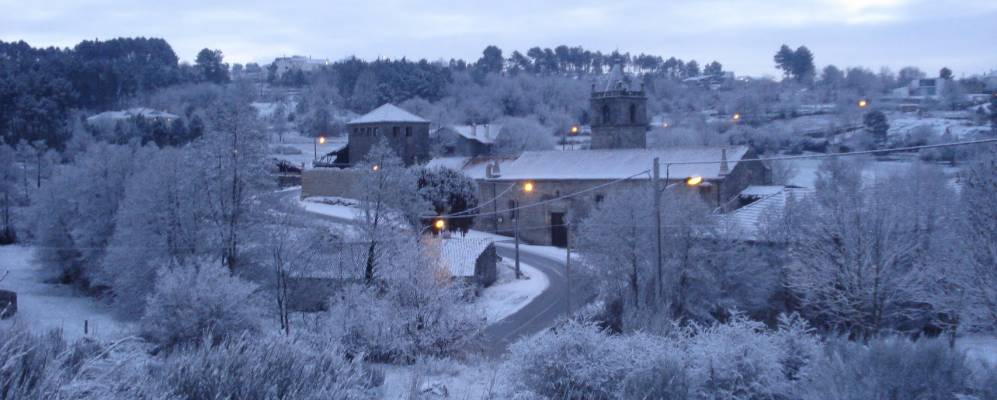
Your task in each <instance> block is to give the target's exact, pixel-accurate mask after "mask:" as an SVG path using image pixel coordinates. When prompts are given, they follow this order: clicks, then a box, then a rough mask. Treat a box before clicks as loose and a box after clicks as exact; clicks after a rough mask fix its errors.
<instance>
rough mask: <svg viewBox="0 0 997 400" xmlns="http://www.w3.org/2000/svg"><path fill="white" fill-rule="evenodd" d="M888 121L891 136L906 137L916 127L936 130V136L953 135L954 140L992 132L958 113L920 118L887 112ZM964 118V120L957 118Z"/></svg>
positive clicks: (908, 114) (912, 114)
mask: <svg viewBox="0 0 997 400" xmlns="http://www.w3.org/2000/svg"><path fill="white" fill-rule="evenodd" d="M885 114H886V119H887V121H888V122H889V124H890V130H889V131H888V132H887V134H888V135H890V136H895V135H906V134H908V133H910V131H911V130H913V129H914V128H916V127H919V126H927V127H930V128H931V129H932V130H934V132H935V135H936V136H941V135H942V134H944V133H945V131H949V132H951V133H952V137H953V139H969V138H972V137H976V136H977V135H980V134H986V133H987V132H989V131H990V127H988V126H979V125H973V124H972V122H971V121H970V120H969V119H968V117H969V115H967V114H965V113H963V112H958V113H948V114H939V115H933V116H919V115H917V114H914V113H900V112H887V113H885ZM957 116H962V118H956V117H957Z"/></svg>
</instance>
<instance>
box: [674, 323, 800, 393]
mask: <svg viewBox="0 0 997 400" xmlns="http://www.w3.org/2000/svg"><path fill="white" fill-rule="evenodd" d="M688 341H689V343H688V346H687V352H688V357H689V362H690V364H691V365H690V370H689V374H690V376H692V379H693V381H694V382H696V386H698V387H699V392H700V394H701V396H703V397H705V398H708V399H731V400H733V399H768V398H774V397H778V396H780V395H783V394H786V393H788V392H789V390H790V388H791V387H790V384H789V381H788V379H787V377H786V374H785V373H784V372H783V365H782V361H783V360H784V359H785V357H784V356H783V354H784V353H783V352H784V349H783V348H782V343H780V341H779V340H778V338H777V337H776V336H775V335H773V334H771V333H770V332H766V331H765V326H764V325H763V324H761V323H760V322H755V321H751V320H748V319H746V318H744V317H743V316H741V315H735V316H734V317H733V318H732V319H731V321H730V322H729V323H726V324H717V325H713V326H710V327H707V328H699V329H697V331H696V332H695V333H694V335H693V336H692V337H690V338H689V339H688Z"/></svg>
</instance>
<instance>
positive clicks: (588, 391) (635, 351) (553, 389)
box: [507, 322, 668, 399]
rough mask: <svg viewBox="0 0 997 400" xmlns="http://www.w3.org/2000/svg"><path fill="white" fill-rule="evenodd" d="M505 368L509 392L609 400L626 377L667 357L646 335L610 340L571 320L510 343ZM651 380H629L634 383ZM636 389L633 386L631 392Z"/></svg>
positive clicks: (592, 327) (658, 342)
mask: <svg viewBox="0 0 997 400" xmlns="http://www.w3.org/2000/svg"><path fill="white" fill-rule="evenodd" d="M510 352H511V354H510V356H509V361H508V364H507V365H508V366H509V367H510V373H511V377H512V382H513V390H515V391H517V392H520V393H521V394H524V393H529V394H532V395H539V396H543V397H544V398H552V399H611V398H615V396H616V394H617V393H618V392H619V391H620V390H621V387H622V385H623V383H624V380H625V378H627V375H628V374H630V373H631V372H632V371H634V370H636V369H637V367H638V366H641V367H642V368H641V370H648V369H651V368H652V365H653V364H652V363H653V362H654V361H656V359H655V358H654V357H655V355H656V354H666V353H668V348H667V347H665V346H664V343H663V341H662V340H660V339H658V338H655V337H650V336H642V335H635V336H609V335H607V334H606V333H604V332H603V331H601V330H600V329H599V328H598V327H596V326H595V325H592V324H588V323H578V322H572V323H569V324H567V325H564V326H561V327H559V328H557V329H556V330H555V331H550V332H545V333H543V334H540V335H537V336H535V337H532V338H528V339H525V340H523V341H520V342H517V343H515V344H513V345H512V346H511V348H510ZM645 379H650V378H647V377H646V374H643V375H642V376H640V375H639V376H635V377H633V378H632V379H631V380H630V381H629V383H630V384H636V383H638V382H640V381H642V380H645ZM634 390H636V388H634Z"/></svg>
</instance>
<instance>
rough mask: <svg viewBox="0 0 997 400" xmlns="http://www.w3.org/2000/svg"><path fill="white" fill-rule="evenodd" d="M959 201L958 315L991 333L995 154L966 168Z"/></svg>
mask: <svg viewBox="0 0 997 400" xmlns="http://www.w3.org/2000/svg"><path fill="white" fill-rule="evenodd" d="M960 197H961V200H960V202H959V205H960V208H961V209H962V211H963V212H964V213H965V215H964V218H963V221H962V224H961V226H960V228H961V229H960V230H961V235H960V236H961V242H962V243H964V244H965V253H964V254H965V255H966V261H965V266H964V268H965V269H966V270H965V271H964V275H963V278H964V279H963V280H962V284H963V285H961V286H962V287H961V289H962V291H963V292H962V293H961V294H964V295H965V296H966V302H965V307H964V308H963V309H962V311H963V312H964V313H965V318H966V319H967V320H968V321H967V322H968V323H969V324H970V326H975V327H977V328H982V329H987V330H991V331H993V330H995V329H997V152H994V151H991V152H989V154H987V156H986V157H984V158H983V159H981V160H980V161H977V162H975V163H973V164H971V165H970V166H968V167H967V168H966V170H965V180H964V184H963V188H962V192H961V193H960Z"/></svg>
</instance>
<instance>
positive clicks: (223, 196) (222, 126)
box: [195, 93, 272, 269]
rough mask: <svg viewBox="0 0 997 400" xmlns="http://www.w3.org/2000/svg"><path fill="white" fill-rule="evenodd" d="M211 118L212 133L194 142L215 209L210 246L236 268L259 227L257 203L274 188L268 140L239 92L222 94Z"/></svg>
mask: <svg viewBox="0 0 997 400" xmlns="http://www.w3.org/2000/svg"><path fill="white" fill-rule="evenodd" d="M207 114H208V121H209V123H208V127H209V130H208V132H207V133H205V135H204V137H203V138H202V139H201V140H199V141H198V142H197V143H195V147H196V149H197V155H196V156H195V160H196V161H195V162H196V163H197V165H198V166H199V173H198V178H197V179H199V182H198V186H200V188H201V189H202V190H203V191H204V194H205V195H206V196H207V197H208V202H207V204H208V205H209V206H210V208H209V214H208V221H209V223H210V224H211V225H212V226H213V233H214V235H213V238H212V240H211V243H210V245H211V246H215V247H216V248H218V249H221V257H220V260H221V262H222V263H223V264H224V265H226V266H227V267H228V268H229V269H235V268H236V267H237V266H238V265H239V264H240V261H239V253H240V251H241V247H243V246H244V244H245V243H246V241H247V240H248V239H250V238H249V236H251V235H252V234H253V230H252V229H253V227H254V226H256V224H253V223H252V222H253V219H254V218H255V216H254V211H255V210H254V209H253V199H254V197H255V196H257V195H258V194H260V193H262V192H263V190H264V189H266V188H267V187H268V186H270V185H272V180H270V179H269V176H268V173H267V169H266V165H267V161H266V160H267V158H266V157H267V154H268V149H267V142H268V141H267V138H266V134H265V133H264V131H263V129H262V126H261V122H260V121H259V119H258V118H257V115H256V111H255V110H254V109H253V108H252V107H250V106H249V101H248V99H247V98H246V97H245V96H244V95H242V94H240V93H227V94H226V95H225V96H222V97H221V98H220V99H219V100H218V101H217V102H215V103H213V104H212V105H211V106H210V107H209V110H208V113H207Z"/></svg>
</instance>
